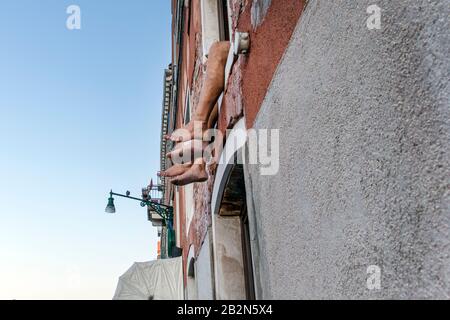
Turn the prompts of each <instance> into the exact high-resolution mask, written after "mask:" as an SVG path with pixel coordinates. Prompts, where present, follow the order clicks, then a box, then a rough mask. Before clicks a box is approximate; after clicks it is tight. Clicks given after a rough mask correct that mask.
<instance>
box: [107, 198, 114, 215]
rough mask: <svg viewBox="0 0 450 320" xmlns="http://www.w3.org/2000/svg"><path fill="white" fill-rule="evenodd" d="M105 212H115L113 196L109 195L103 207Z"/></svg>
mask: <svg viewBox="0 0 450 320" xmlns="http://www.w3.org/2000/svg"><path fill="white" fill-rule="evenodd" d="M105 212H106V213H116V207H115V206H114V198H113V197H110V198H109V199H108V205H107V206H106V209H105Z"/></svg>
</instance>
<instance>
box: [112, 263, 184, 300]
mask: <svg viewBox="0 0 450 320" xmlns="http://www.w3.org/2000/svg"><path fill="white" fill-rule="evenodd" d="M182 299H184V294H183V267H182V258H181V257H180V258H175V259H162V260H156V261H149V262H136V263H135V264H133V265H132V266H131V268H130V269H128V271H127V272H125V273H124V274H123V275H122V276H121V277H120V278H119V283H118V285H117V289H116V293H115V295H114V298H113V300H182Z"/></svg>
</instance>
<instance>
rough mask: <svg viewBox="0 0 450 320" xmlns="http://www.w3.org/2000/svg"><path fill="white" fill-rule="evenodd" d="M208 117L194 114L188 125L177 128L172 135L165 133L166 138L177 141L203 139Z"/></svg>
mask: <svg viewBox="0 0 450 320" xmlns="http://www.w3.org/2000/svg"><path fill="white" fill-rule="evenodd" d="M206 127H207V119H202V118H200V117H197V116H194V117H193V118H192V120H191V122H189V123H188V124H187V125H185V126H184V127H182V128H180V129H177V130H175V131H174V132H173V133H172V134H171V135H165V136H164V139H166V140H170V141H173V142H176V143H180V142H186V141H190V140H203V133H204V132H205V131H206V129H207V128H206Z"/></svg>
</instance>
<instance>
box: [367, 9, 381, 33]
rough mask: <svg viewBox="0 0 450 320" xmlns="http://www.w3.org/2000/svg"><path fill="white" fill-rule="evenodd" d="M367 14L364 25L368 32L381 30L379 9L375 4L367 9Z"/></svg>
mask: <svg viewBox="0 0 450 320" xmlns="http://www.w3.org/2000/svg"><path fill="white" fill-rule="evenodd" d="M367 13H368V14H369V15H370V16H369V17H368V18H367V21H366V25H367V29H369V30H380V29H381V8H380V7H379V6H377V5H376V4H372V5H370V6H368V7H367Z"/></svg>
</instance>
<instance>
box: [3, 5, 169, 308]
mask: <svg viewBox="0 0 450 320" xmlns="http://www.w3.org/2000/svg"><path fill="white" fill-rule="evenodd" d="M70 5H78V6H79V7H80V9H81V29H80V30H69V29H68V28H67V27H66V20H67V18H68V17H69V15H68V14H67V13H66V9H67V7H69V6H70ZM170 15H171V12H170V1H168V0H126V1H125V0H109V1H108V0H95V1H93V0H71V1H65V0H39V1H36V0H2V1H1V3H0V299H8V300H9V299H18V300H21V299H58V300H64V299H111V298H112V296H113V295H114V291H115V288H116V285H117V281H118V278H119V276H120V275H121V274H123V273H124V272H125V271H126V270H127V269H128V268H129V267H130V266H131V265H132V264H133V263H134V262H137V261H139V262H141V261H149V260H154V259H155V258H156V245H157V230H156V228H154V227H152V225H151V223H150V222H148V221H147V216H146V210H145V209H143V208H141V207H140V205H139V203H138V202H133V201H131V200H127V199H120V198H116V209H117V213H116V214H115V215H109V214H106V213H105V212H104V210H105V206H106V204H107V197H108V193H109V191H110V189H113V190H114V191H115V192H119V193H125V192H126V191H127V190H130V191H131V193H132V195H134V196H140V192H141V188H142V187H145V186H146V185H147V184H148V183H149V180H150V179H151V178H155V177H156V172H157V171H158V169H159V149H160V148H159V143H160V121H161V106H162V89H163V71H164V68H166V67H167V65H168V64H169V63H170V23H171V16H170Z"/></svg>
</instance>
